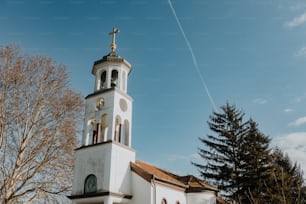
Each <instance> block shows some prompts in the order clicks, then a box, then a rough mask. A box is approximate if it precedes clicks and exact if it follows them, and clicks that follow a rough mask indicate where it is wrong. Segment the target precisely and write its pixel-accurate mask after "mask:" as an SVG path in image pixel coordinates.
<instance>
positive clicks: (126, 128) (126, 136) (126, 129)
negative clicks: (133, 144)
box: [122, 120, 130, 146]
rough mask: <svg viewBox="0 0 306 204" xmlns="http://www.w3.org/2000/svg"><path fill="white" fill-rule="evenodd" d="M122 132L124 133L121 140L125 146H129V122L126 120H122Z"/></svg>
mask: <svg viewBox="0 0 306 204" xmlns="http://www.w3.org/2000/svg"><path fill="white" fill-rule="evenodd" d="M122 132H123V134H124V137H123V140H124V141H123V142H124V144H125V145H126V146H129V145H130V123H129V121H128V120H125V121H124V125H123V130H122Z"/></svg>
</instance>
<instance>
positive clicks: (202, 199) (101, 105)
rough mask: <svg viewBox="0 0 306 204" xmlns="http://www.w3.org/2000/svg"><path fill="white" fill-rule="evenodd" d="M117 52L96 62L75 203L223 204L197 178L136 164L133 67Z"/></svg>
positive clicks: (78, 159)
mask: <svg viewBox="0 0 306 204" xmlns="http://www.w3.org/2000/svg"><path fill="white" fill-rule="evenodd" d="M118 32H119V30H118V29H115V28H114V29H113V30H112V32H111V33H110V35H112V43H111V52H110V53H109V54H108V55H106V56H104V57H103V58H102V59H100V60H97V61H96V62H94V65H93V68H92V72H91V73H92V74H93V75H94V76H95V83H94V91H93V93H91V94H89V95H88V96H87V97H86V98H85V99H86V102H85V119H84V132H83V136H82V144H81V147H79V148H77V149H76V150H75V151H76V161H75V169H74V180H73V185H72V194H71V196H68V197H69V198H70V199H71V200H72V203H73V204H85V203H86V204H94V203H100V204H119V203H126V204H217V203H223V201H222V200H221V199H219V198H218V197H217V193H218V189H217V188H216V187H214V186H212V185H209V184H208V183H206V182H205V181H203V180H201V179H199V178H196V177H195V176H192V175H187V176H179V175H176V174H173V173H170V172H168V171H165V170H163V169H160V168H158V167H155V166H153V165H151V164H149V163H146V162H143V161H139V160H137V159H136V153H135V150H134V149H133V148H132V130H131V127H132V105H133V99H132V97H131V96H129V95H128V93H127V90H128V76H129V74H130V72H131V64H130V63H129V62H128V61H126V60H125V59H123V58H122V57H120V56H118V55H117V54H116V53H115V50H116V44H115V36H116V34H117V33H118Z"/></svg>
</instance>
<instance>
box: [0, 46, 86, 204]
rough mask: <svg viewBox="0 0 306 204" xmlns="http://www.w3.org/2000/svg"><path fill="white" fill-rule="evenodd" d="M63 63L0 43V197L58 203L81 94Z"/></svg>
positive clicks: (67, 184)
mask: <svg viewBox="0 0 306 204" xmlns="http://www.w3.org/2000/svg"><path fill="white" fill-rule="evenodd" d="M67 84H68V75H67V72H66V68H65V66H63V65H59V64H56V63H55V62H54V61H53V60H52V59H50V58H47V57H43V56H25V55H22V54H20V51H19V49H18V48H17V47H16V46H12V45H9V46H6V47H2V48H0V203H3V204H8V203H50V202H52V203H58V202H59V200H61V199H62V197H63V196H62V197H61V195H65V193H67V192H68V191H69V190H70V188H71V178H72V176H71V174H72V169H73V161H74V155H73V148H74V147H75V146H76V142H77V139H76V136H77V131H78V130H77V126H78V124H79V123H78V122H79V119H80V118H81V115H82V114H81V113H82V107H83V100H82V97H81V95H80V94H78V93H76V92H75V91H73V90H71V89H69V88H68V87H67Z"/></svg>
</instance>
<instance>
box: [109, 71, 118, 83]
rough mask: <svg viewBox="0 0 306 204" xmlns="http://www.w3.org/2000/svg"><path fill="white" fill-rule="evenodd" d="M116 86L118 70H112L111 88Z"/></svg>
mask: <svg viewBox="0 0 306 204" xmlns="http://www.w3.org/2000/svg"><path fill="white" fill-rule="evenodd" d="M116 86H118V70H116V69H113V70H112V74H111V87H116Z"/></svg>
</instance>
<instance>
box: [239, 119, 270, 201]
mask: <svg viewBox="0 0 306 204" xmlns="http://www.w3.org/2000/svg"><path fill="white" fill-rule="evenodd" d="M257 126H258V125H257V123H256V122H255V121H253V120H252V119H250V120H249V121H248V127H249V129H248V133H247V135H246V137H245V138H244V141H243V145H242V152H243V159H242V162H241V163H242V166H241V169H242V174H243V176H242V177H243V180H244V182H243V190H242V192H243V194H242V195H240V196H241V197H240V201H241V203H268V202H267V201H268V195H267V192H266V191H264V190H263V189H265V181H266V180H267V179H269V178H270V172H271V169H272V167H271V155H270V149H269V143H270V141H271V139H270V138H269V137H267V136H265V135H264V134H263V133H261V132H260V131H259V130H258V127H257Z"/></svg>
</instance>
